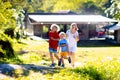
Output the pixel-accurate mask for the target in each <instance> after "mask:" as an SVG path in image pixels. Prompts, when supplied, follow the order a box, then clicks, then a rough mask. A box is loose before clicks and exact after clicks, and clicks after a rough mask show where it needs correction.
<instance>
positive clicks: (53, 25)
mask: <svg viewBox="0 0 120 80" xmlns="http://www.w3.org/2000/svg"><path fill="white" fill-rule="evenodd" d="M53 27H56V28H57V32H58V31H59V30H60V28H59V26H58V25H57V24H52V25H51V26H50V29H51V30H52V29H53Z"/></svg>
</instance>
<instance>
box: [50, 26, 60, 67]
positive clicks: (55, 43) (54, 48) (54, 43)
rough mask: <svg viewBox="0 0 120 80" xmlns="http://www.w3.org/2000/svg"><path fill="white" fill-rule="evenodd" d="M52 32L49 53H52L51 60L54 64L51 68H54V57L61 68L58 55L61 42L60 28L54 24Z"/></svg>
mask: <svg viewBox="0 0 120 80" xmlns="http://www.w3.org/2000/svg"><path fill="white" fill-rule="evenodd" d="M50 29H51V31H49V52H50V60H51V61H52V64H51V65H50V67H54V66H55V63H54V58H53V55H54V56H55V57H56V59H57V60H58V66H60V63H61V62H60V59H59V57H58V54H57V47H58V41H59V34H58V31H59V26H58V25H56V24H52V25H51V27H50Z"/></svg>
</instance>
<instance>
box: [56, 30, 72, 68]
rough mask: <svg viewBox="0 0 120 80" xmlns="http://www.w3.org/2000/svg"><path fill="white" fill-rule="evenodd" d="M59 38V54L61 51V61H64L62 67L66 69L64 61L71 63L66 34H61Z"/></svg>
mask: <svg viewBox="0 0 120 80" xmlns="http://www.w3.org/2000/svg"><path fill="white" fill-rule="evenodd" d="M59 36H60V40H59V43H58V52H59V50H60V49H61V52H60V57H61V59H60V61H62V67H65V64H64V59H68V61H69V63H71V59H70V57H67V56H68V43H67V40H66V34H65V33H64V32H61V33H60V34H59Z"/></svg>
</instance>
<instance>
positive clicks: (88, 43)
mask: <svg viewBox="0 0 120 80" xmlns="http://www.w3.org/2000/svg"><path fill="white" fill-rule="evenodd" d="M77 46H78V47H118V46H119V47H120V44H114V43H110V42H106V41H105V40H85V41H84V40H81V41H79V42H78V45H77Z"/></svg>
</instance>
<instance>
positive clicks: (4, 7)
mask: <svg viewBox="0 0 120 80" xmlns="http://www.w3.org/2000/svg"><path fill="white" fill-rule="evenodd" d="M0 6H1V8H0V29H1V30H4V29H5V28H7V27H15V26H16V21H15V17H14V13H15V10H14V9H12V5H11V4H10V3H9V2H2V1H1V0H0Z"/></svg>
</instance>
